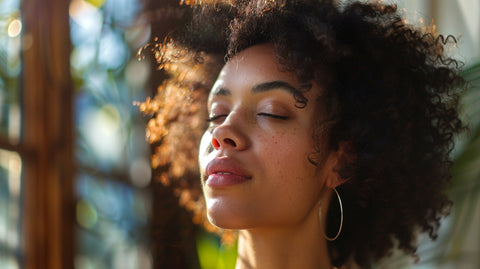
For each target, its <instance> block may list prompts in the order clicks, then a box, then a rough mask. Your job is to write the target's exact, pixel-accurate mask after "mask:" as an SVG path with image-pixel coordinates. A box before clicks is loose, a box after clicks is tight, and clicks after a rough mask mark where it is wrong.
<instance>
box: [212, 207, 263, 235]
mask: <svg viewBox="0 0 480 269" xmlns="http://www.w3.org/2000/svg"><path fill="white" fill-rule="evenodd" d="M248 211H249V210H248V209H247V210H241V209H239V208H231V207H226V206H218V205H210V206H209V207H208V208H207V218H208V221H209V222H210V223H211V224H212V225H214V226H216V227H218V228H221V229H229V230H239V229H248V228H252V227H254V226H255V224H254V223H252V220H255V218H254V216H250V215H251V214H249V212H248Z"/></svg>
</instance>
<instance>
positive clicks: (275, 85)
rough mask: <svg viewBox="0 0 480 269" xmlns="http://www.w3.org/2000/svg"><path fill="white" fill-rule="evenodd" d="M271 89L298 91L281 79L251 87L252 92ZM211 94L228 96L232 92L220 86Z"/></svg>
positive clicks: (292, 92) (293, 92)
mask: <svg viewBox="0 0 480 269" xmlns="http://www.w3.org/2000/svg"><path fill="white" fill-rule="evenodd" d="M272 90H284V91H287V92H289V93H291V94H292V95H293V94H295V93H296V92H298V90H297V89H296V88H295V87H293V86H292V85H291V84H290V83H288V82H285V81H281V80H275V81H269V82H264V83H260V84H257V85H255V86H253V87H252V93H262V92H267V91H272ZM212 95H221V96H230V95H232V93H231V91H230V90H229V89H227V88H224V87H221V88H217V89H215V90H213V92H212Z"/></svg>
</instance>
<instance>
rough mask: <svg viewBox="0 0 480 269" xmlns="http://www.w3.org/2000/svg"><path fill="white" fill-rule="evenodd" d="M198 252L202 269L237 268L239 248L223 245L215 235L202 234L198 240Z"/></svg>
mask: <svg viewBox="0 0 480 269" xmlns="http://www.w3.org/2000/svg"><path fill="white" fill-rule="evenodd" d="M197 251H198V258H199V260H200V266H201V267H202V269H233V268H235V261H236V260H237V247H236V246H225V245H222V244H221V242H220V239H219V238H218V237H217V236H216V235H214V234H210V233H207V232H203V233H201V234H200V235H199V236H198V238H197Z"/></svg>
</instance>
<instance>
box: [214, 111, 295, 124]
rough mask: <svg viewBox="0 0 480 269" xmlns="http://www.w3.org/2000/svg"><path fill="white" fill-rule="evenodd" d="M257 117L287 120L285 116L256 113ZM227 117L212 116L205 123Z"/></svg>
mask: <svg viewBox="0 0 480 269" xmlns="http://www.w3.org/2000/svg"><path fill="white" fill-rule="evenodd" d="M257 115H258V116H267V117H271V118H274V119H279V120H287V119H288V117H287V116H280V115H275V114H270V113H258V114H257ZM227 116H228V115H223V114H222V115H217V116H212V117H209V118H208V119H207V122H214V121H216V120H218V119H220V118H222V117H227Z"/></svg>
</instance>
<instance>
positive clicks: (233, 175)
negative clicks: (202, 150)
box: [205, 157, 252, 188]
mask: <svg viewBox="0 0 480 269" xmlns="http://www.w3.org/2000/svg"><path fill="white" fill-rule="evenodd" d="M206 175H207V180H206V182H205V184H206V185H207V186H209V187H211V188H224V187H229V186H234V185H238V184H241V183H244V182H246V181H248V180H251V179H252V176H251V175H250V173H249V172H248V171H246V170H245V169H244V168H243V167H242V166H240V165H239V164H238V163H237V162H235V161H234V160H232V159H230V158H228V157H221V158H216V159H213V160H212V161H211V162H210V163H208V165H207V167H206Z"/></svg>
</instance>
